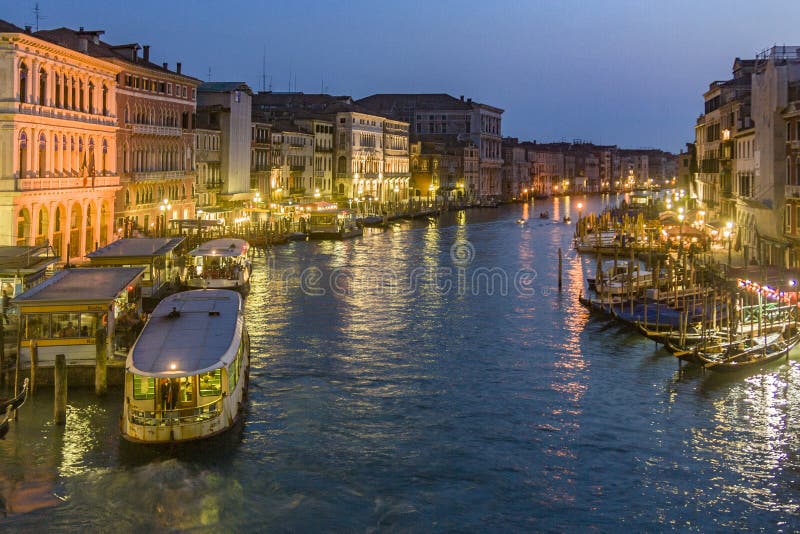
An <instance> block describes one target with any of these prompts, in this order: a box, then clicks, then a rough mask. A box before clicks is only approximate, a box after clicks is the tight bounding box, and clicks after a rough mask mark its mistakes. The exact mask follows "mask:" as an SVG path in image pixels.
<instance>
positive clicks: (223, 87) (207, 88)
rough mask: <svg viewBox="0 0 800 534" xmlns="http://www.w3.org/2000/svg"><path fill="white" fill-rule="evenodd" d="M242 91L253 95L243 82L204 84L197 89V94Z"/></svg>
mask: <svg viewBox="0 0 800 534" xmlns="http://www.w3.org/2000/svg"><path fill="white" fill-rule="evenodd" d="M231 91H244V92H246V93H248V94H249V95H251V96H252V95H253V90H252V89H250V86H248V85H247V83H245V82H204V83H201V84H200V86H199V87H198V88H197V92H198V93H230V92H231Z"/></svg>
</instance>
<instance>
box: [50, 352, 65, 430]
mask: <svg viewBox="0 0 800 534" xmlns="http://www.w3.org/2000/svg"><path fill="white" fill-rule="evenodd" d="M53 382H54V383H55V395H54V400H53V403H54V406H53V422H54V423H55V424H57V425H65V424H67V357H66V355H64V354H56V367H55V375H54V377H53Z"/></svg>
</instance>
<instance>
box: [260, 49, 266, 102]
mask: <svg viewBox="0 0 800 534" xmlns="http://www.w3.org/2000/svg"><path fill="white" fill-rule="evenodd" d="M261 90H262V91H266V90H267V45H264V54H263V55H262V56H261Z"/></svg>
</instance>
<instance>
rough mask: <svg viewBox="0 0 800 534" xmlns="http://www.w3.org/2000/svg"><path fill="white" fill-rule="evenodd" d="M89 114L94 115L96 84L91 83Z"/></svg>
mask: <svg viewBox="0 0 800 534" xmlns="http://www.w3.org/2000/svg"><path fill="white" fill-rule="evenodd" d="M87 111H88V112H89V113H94V83H92V82H89V109H88V110H87Z"/></svg>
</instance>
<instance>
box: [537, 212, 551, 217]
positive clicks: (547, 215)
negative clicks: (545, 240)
mask: <svg viewBox="0 0 800 534" xmlns="http://www.w3.org/2000/svg"><path fill="white" fill-rule="evenodd" d="M539 218H540V219H549V218H550V212H549V211H541V212H539Z"/></svg>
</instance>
